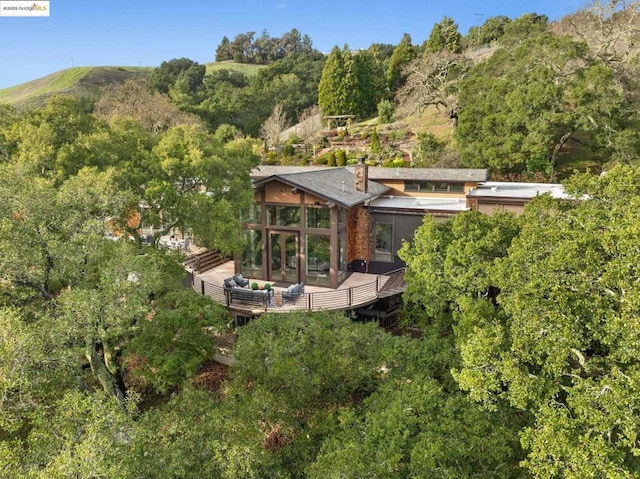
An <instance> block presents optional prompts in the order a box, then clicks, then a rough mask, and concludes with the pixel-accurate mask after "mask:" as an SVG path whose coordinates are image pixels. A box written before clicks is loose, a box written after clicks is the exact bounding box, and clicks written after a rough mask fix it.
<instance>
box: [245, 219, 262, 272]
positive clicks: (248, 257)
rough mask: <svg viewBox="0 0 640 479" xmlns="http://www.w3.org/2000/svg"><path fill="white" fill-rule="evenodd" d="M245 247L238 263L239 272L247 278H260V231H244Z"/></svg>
mask: <svg viewBox="0 0 640 479" xmlns="http://www.w3.org/2000/svg"><path fill="white" fill-rule="evenodd" d="M244 235H245V240H246V243H245V246H244V251H243V252H242V260H241V262H240V272H241V273H242V274H243V275H244V276H246V277H247V278H251V277H253V278H261V277H262V231H260V230H245V232H244Z"/></svg>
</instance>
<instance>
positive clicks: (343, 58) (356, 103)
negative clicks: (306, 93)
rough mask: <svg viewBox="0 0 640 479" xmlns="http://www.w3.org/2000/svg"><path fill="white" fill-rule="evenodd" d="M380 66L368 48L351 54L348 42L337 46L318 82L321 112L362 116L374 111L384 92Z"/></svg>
mask: <svg viewBox="0 0 640 479" xmlns="http://www.w3.org/2000/svg"><path fill="white" fill-rule="evenodd" d="M381 68H382V67H381V65H380V63H378V62H377V61H376V60H375V58H374V57H373V55H371V54H370V53H369V52H366V51H362V52H357V53H355V54H352V53H351V52H350V51H349V46H348V45H345V46H344V48H343V49H342V50H340V49H339V48H338V47H334V48H333V49H332V50H331V53H330V54H329V56H328V57H327V60H326V62H325V64H324V68H323V70H322V77H321V78H320V83H319V84H318V105H320V109H321V110H322V113H323V114H324V115H357V116H361V117H366V116H369V115H371V114H373V113H374V112H375V111H376V107H377V104H378V101H379V100H381V99H382V97H383V96H382V95H383V94H384V88H383V86H382V85H381V84H380V81H381V78H383V71H382V70H381ZM381 88H382V89H381Z"/></svg>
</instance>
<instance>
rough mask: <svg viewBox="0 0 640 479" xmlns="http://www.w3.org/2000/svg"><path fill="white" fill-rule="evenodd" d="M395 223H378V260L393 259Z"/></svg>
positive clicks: (387, 260)
mask: <svg viewBox="0 0 640 479" xmlns="http://www.w3.org/2000/svg"><path fill="white" fill-rule="evenodd" d="M393 253H394V252H393V225H391V224H383V223H376V254H375V260H376V261H385V262H392V261H393Z"/></svg>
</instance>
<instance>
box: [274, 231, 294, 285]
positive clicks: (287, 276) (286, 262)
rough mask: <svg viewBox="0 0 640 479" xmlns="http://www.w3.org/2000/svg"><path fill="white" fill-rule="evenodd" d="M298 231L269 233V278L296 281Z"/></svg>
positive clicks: (289, 281)
mask: <svg viewBox="0 0 640 479" xmlns="http://www.w3.org/2000/svg"><path fill="white" fill-rule="evenodd" d="M297 252H298V233H285V232H271V233H269V266H270V271H269V279H270V280H271V281H284V282H287V283H297V282H298V255H297Z"/></svg>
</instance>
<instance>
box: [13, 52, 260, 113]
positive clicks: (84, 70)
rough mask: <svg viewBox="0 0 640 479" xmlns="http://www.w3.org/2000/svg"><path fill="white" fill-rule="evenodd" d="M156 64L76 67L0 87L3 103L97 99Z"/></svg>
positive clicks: (227, 65) (242, 67)
mask: <svg viewBox="0 0 640 479" xmlns="http://www.w3.org/2000/svg"><path fill="white" fill-rule="evenodd" d="M206 67H207V73H211V72H212V71H216V70H222V69H229V70H234V71H238V72H240V73H243V74H244V75H246V76H249V77H250V76H253V75H255V74H256V73H257V72H258V70H260V68H263V67H264V65H249V64H244V63H235V62H212V63H207V64H206ZM152 70H153V68H152V67H126V66H125V67H112V66H104V67H75V68H67V69H66V70H60V71H57V72H55V73H52V74H50V75H47V76H45V77H42V78H38V79H37V80H32V81H30V82H27V83H22V84H20V85H16V86H13V87H10V88H5V89H0V103H8V104H10V105H13V106H15V107H16V108H18V109H30V108H34V107H38V106H41V105H43V104H44V103H45V102H46V101H47V98H49V97H51V96H53V95H72V96H76V97H87V98H90V99H96V98H98V96H99V95H100V90H101V89H102V88H104V87H105V86H107V85H111V84H113V83H122V82H124V81H126V80H129V79H131V78H138V77H141V76H143V77H146V76H148V75H149V74H150V73H151V71H152Z"/></svg>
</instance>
